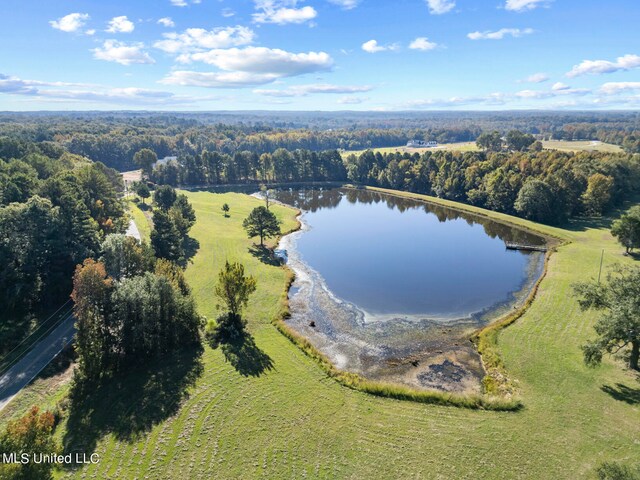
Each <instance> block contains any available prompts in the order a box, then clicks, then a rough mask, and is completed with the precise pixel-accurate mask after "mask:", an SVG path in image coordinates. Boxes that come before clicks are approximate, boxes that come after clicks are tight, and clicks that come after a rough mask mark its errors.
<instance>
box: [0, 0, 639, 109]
mask: <svg viewBox="0 0 640 480" xmlns="http://www.w3.org/2000/svg"><path fill="white" fill-rule="evenodd" d="M2 3H3V9H2V10H3V14H2V16H0V45H2V47H1V48H0V110H88V109H101V110H109V109H132V110H133V109H145V110H257V109H261V110H263V109H278V110H389V111H393V110H429V109H431V110H447V109H458V110H508V109H638V108H639V107H640V35H639V34H638V25H639V23H640V2H638V0H608V1H606V2H604V1H602V0H394V1H383V0H233V1H232V0H127V1H124V0H109V1H97V0H55V1H42V0H3V2H2Z"/></svg>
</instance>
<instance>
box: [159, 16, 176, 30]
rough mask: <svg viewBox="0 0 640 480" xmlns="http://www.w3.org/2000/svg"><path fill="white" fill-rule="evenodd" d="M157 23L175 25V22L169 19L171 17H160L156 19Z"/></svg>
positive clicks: (164, 25) (169, 26) (166, 25)
mask: <svg viewBox="0 0 640 480" xmlns="http://www.w3.org/2000/svg"><path fill="white" fill-rule="evenodd" d="M158 24H159V25H162V26H163V27H167V28H172V27H175V26H176V23H175V22H174V21H173V20H172V19H171V17H162V18H161V19H160V20H158Z"/></svg>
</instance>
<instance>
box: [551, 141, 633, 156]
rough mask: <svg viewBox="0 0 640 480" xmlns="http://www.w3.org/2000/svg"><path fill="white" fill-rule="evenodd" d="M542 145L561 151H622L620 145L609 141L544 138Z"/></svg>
mask: <svg viewBox="0 0 640 480" xmlns="http://www.w3.org/2000/svg"><path fill="white" fill-rule="evenodd" d="M542 146H543V147H544V148H545V149H549V150H551V149H552V150H562V151H563V152H607V153H622V152H623V150H622V147H620V146H619V145H613V144H611V143H604V142H596V141H590V140H584V141H583V140H575V141H563V140H545V141H543V142H542Z"/></svg>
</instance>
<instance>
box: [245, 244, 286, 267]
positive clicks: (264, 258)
mask: <svg viewBox="0 0 640 480" xmlns="http://www.w3.org/2000/svg"><path fill="white" fill-rule="evenodd" d="M248 251H249V253H250V254H251V255H253V256H254V257H255V258H257V259H258V260H260V261H261V262H262V263H265V264H267V265H272V266H274V267H278V266H280V265H281V264H282V263H281V261H280V259H279V258H278V257H276V256H275V255H274V254H273V250H271V249H270V248H267V247H265V246H260V245H252V246H251V247H249V248H248Z"/></svg>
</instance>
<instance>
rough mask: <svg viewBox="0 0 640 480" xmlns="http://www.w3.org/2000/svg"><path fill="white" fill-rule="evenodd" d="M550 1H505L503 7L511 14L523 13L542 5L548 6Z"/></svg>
mask: <svg viewBox="0 0 640 480" xmlns="http://www.w3.org/2000/svg"><path fill="white" fill-rule="evenodd" d="M549 1H550V0H507V3H506V4H505V5H504V8H505V9H506V10H511V11H512V12H524V11H526V10H533V9H534V8H537V7H540V6H542V5H548V4H549Z"/></svg>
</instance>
